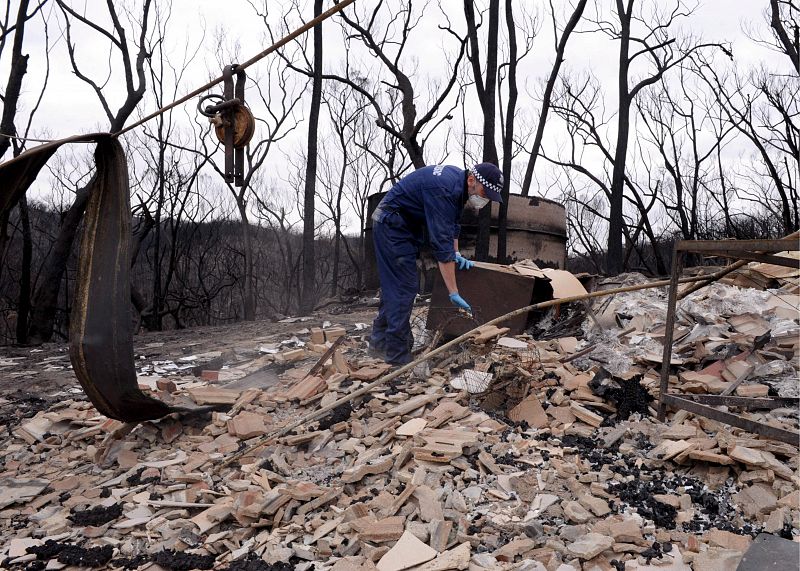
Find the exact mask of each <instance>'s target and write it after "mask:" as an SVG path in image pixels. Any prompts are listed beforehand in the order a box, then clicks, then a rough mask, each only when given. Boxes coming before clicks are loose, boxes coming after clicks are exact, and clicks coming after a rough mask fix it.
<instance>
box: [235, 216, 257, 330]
mask: <svg viewBox="0 0 800 571" xmlns="http://www.w3.org/2000/svg"><path fill="white" fill-rule="evenodd" d="M239 216H241V218H242V239H243V240H244V320H245V321H254V320H255V318H256V301H255V292H254V291H253V253H254V251H253V231H252V228H250V220H249V218H248V217H247V204H246V203H244V202H242V203H239Z"/></svg>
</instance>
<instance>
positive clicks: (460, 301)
mask: <svg viewBox="0 0 800 571" xmlns="http://www.w3.org/2000/svg"><path fill="white" fill-rule="evenodd" d="M450 302H451V303H452V304H453V305H455V306H456V307H460V308H461V309H464V310H466V311H469V312H470V313H472V308H471V307H470V306H469V304H468V303H467V300H465V299H464V298H463V297H461V296H460V295H458V293H451V294H450Z"/></svg>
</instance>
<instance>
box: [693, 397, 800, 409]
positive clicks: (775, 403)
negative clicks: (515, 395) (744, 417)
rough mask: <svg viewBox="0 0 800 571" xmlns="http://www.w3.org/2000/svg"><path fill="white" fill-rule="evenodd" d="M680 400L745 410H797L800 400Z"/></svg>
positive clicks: (752, 398) (738, 398)
mask: <svg viewBox="0 0 800 571" xmlns="http://www.w3.org/2000/svg"><path fill="white" fill-rule="evenodd" d="M681 398H684V399H687V400H691V401H694V402H699V403H700V404H707V405H710V406H736V407H740V408H746V409H754V410H758V409H764V410H766V409H773V408H792V407H794V408H797V406H798V405H800V398H794V397H769V398H767V397H764V398H760V397H739V396H727V395H681Z"/></svg>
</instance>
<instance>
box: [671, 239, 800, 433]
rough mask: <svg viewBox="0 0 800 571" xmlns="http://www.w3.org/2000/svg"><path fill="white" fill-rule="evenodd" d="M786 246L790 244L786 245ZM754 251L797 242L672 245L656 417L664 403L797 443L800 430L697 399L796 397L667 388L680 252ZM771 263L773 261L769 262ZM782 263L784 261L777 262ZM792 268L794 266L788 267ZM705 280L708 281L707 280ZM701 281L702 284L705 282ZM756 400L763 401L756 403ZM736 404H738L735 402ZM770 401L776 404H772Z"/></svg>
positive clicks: (732, 403)
mask: <svg viewBox="0 0 800 571" xmlns="http://www.w3.org/2000/svg"><path fill="white" fill-rule="evenodd" d="M787 246H789V247H787ZM753 250H755V251H757V252H759V253H760V252H783V251H796V250H798V244H797V242H796V241H789V240H786V239H784V240H721V241H715V240H703V241H686V240H681V241H678V242H676V243H675V246H674V248H673V257H672V259H673V262H672V275H671V277H670V285H669V301H668V305H667V322H666V331H665V338H664V353H663V359H662V363H661V383H660V388H659V404H658V420H659V421H661V422H664V420H665V418H666V413H667V405H669V406H672V407H674V408H678V409H682V410H685V411H687V412H691V413H693V414H699V415H700V416H705V417H706V418H711V419H713V420H718V421H720V422H724V423H725V424H729V425H731V426H736V427H738V428H742V429H744V430H747V431H748V432H752V433H754V434H759V435H762V436H766V437H768V438H773V439H775V440H779V441H781V442H786V443H788V444H792V445H794V446H797V445H798V444H800V433H797V432H793V431H789V430H784V429H782V428H777V427H774V426H770V425H768V424H764V423H761V422H757V421H754V420H750V419H747V418H744V417H742V416H739V415H736V414H732V413H729V412H726V411H721V410H717V409H715V408H713V407H711V406H707V405H705V404H701V403H700V402H696V401H705V402H708V403H713V404H717V405H722V404H726V405H728V406H747V405H746V404H745V402H746V401H749V404H751V405H753V404H758V405H759V406H761V405H762V404H763V405H768V406H767V408H778V407H780V406H784V405H785V403H789V404H790V405H796V402H797V399H745V400H740V399H742V398H743V397H731V396H722V395H684V394H680V393H678V394H669V393H667V389H668V386H669V371H670V362H671V360H672V345H673V340H674V329H675V311H676V306H677V301H678V284H679V279H680V273H681V270H682V268H683V256H682V253H683V252H697V253H715V254H717V253H719V252H725V253H724V254H720V255H725V256H727V257H732V258H740V259H741V258H742V257H743V256H742V254H752V253H753ZM770 263H772V262H770ZM779 265H783V264H779ZM790 267H794V266H790ZM708 283H711V282H710V281H709V282H708ZM708 283H704V284H703V285H708ZM756 401H762V402H759V403H756ZM737 403H738V404H737ZM773 404H775V405H777V406H772V405H773Z"/></svg>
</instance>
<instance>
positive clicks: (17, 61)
mask: <svg viewBox="0 0 800 571" xmlns="http://www.w3.org/2000/svg"><path fill="white" fill-rule="evenodd" d="M28 1H29V0H20V2H19V8H18V10H17V23H16V27H15V30H14V44H13V47H12V49H11V69H10V70H9V72H8V83H6V90H5V93H4V94H3V118H2V120H0V133H3V134H6V135H16V134H17V129H16V126H15V125H14V117H15V116H16V114H17V102H18V101H19V94H20V92H21V91H22V78H23V77H24V75H25V73H26V72H27V71H28V56H27V55H22V41H23V40H24V39H25V21H26V20H27V13H28ZM10 146H11V139H9V138H8V137H0V157H2V156H3V155H5V154H6V151H7V150H8V148H9V147H10ZM26 204H27V203H26Z"/></svg>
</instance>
